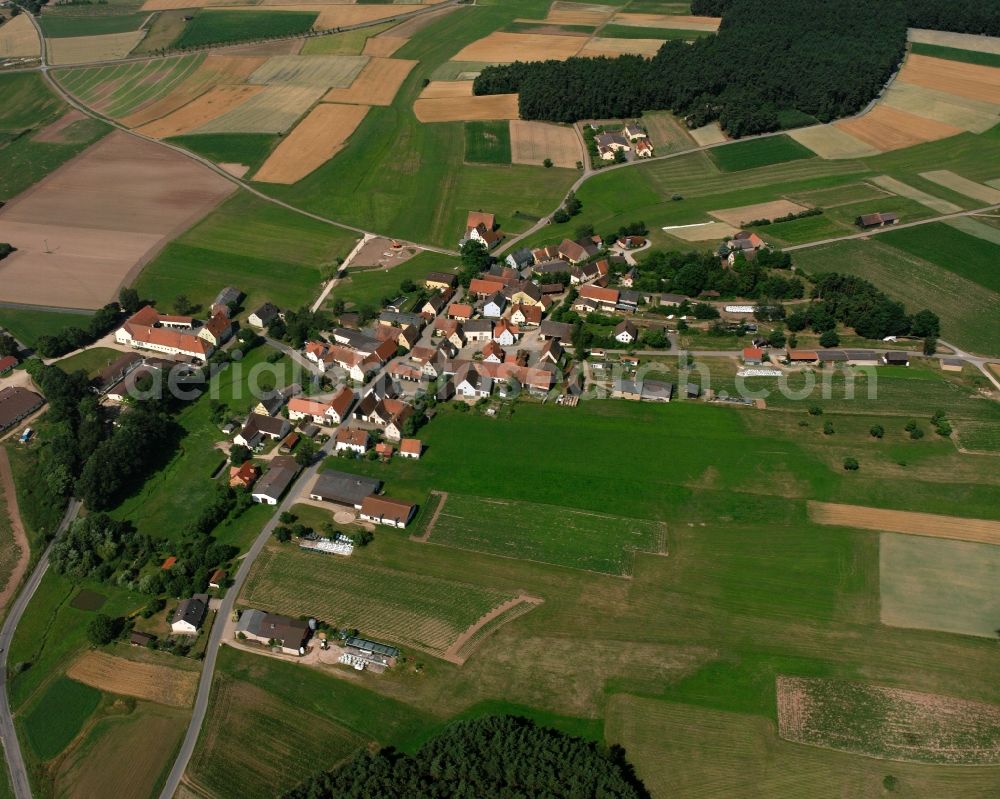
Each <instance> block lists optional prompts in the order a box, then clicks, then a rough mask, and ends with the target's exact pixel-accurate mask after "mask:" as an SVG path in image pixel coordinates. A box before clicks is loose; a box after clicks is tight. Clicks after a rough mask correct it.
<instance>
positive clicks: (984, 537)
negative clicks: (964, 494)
mask: <svg viewBox="0 0 1000 799" xmlns="http://www.w3.org/2000/svg"><path fill="white" fill-rule="evenodd" d="M809 518H810V519H811V520H812V521H814V522H816V523H817V524H832V525H836V526H838V527H858V528H860V529H862V530H885V531H888V532H893V533H905V534H907V535H924V536H929V537H931V538H948V539H952V540H955V541H972V542H975V543H981V544H995V545H1000V522H998V521H993V520H991V519H966V518H963V517H959V516H939V515H938V514H935V513H912V512H910V511H903V510H886V509H885V508H866V507H862V506H860V505H837V504H835V503H832V502H813V501H810V502H809Z"/></svg>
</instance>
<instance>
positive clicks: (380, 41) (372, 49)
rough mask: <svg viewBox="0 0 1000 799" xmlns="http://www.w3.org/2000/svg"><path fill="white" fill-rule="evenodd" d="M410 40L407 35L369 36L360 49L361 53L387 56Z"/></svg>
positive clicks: (379, 56)
mask: <svg viewBox="0 0 1000 799" xmlns="http://www.w3.org/2000/svg"><path fill="white" fill-rule="evenodd" d="M408 41H410V39H409V37H407V36H370V37H369V38H368V40H367V41H366V42H365V47H364V49H363V50H362V51H361V53H362V55H370V56H375V57H377V58H388V57H389V56H391V55H392V54H393V53H395V52H396V51H397V50H398V49H399V48H400V47H402V46H403V45H404V44H406V43H407V42H408Z"/></svg>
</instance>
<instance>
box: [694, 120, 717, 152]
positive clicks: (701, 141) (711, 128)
mask: <svg viewBox="0 0 1000 799" xmlns="http://www.w3.org/2000/svg"><path fill="white" fill-rule="evenodd" d="M688 132H689V133H690V134H691V138H692V139H694V140H695V141H696V142H697V143H698V146H699V147H704V146H705V145H706V144H718V143H719V142H724V141H726V140H727V138H726V134H725V133H723V132H722V128H721V127H720V126H719V123H718V122H709V123H708V124H707V125H704V126H703V127H700V128H694V129H693V130H690V131H688Z"/></svg>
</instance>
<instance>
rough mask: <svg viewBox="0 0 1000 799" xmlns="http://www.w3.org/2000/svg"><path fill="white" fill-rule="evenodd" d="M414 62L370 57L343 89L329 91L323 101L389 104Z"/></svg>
mask: <svg viewBox="0 0 1000 799" xmlns="http://www.w3.org/2000/svg"><path fill="white" fill-rule="evenodd" d="M416 65H417V62H416V61H405V60H403V59H397V58H372V59H371V60H369V62H368V65H367V66H366V67H365V68H364V69H363V70H361V72H360V73H359V74H358V77H357V78H356V79H355V81H354V83H352V84H351V86H350V88H347V89H330V91H329V92H327V94H326V96H325V97H323V101H324V102H328V103H357V104H358V105H366V106H368V105H392V101H393V100H394V99H395V98H396V92H398V91H399V87H400V86H402V85H403V81H404V80H406V76H407V75H409V74H410V70H412V69H413V68H414V67H415V66H416Z"/></svg>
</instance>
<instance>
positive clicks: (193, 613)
mask: <svg viewBox="0 0 1000 799" xmlns="http://www.w3.org/2000/svg"><path fill="white" fill-rule="evenodd" d="M206 615H208V594H195V595H194V596H192V597H191V598H190V599H185V600H182V601H181V603H180V604H179V605H178V606H177V609H176V610H175V611H174V615H173V616H171V618H170V631H171V632H172V633H174V634H175V635H196V634H197V633H198V630H199V629H201V625H202V622H204V621H205V616H206Z"/></svg>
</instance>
